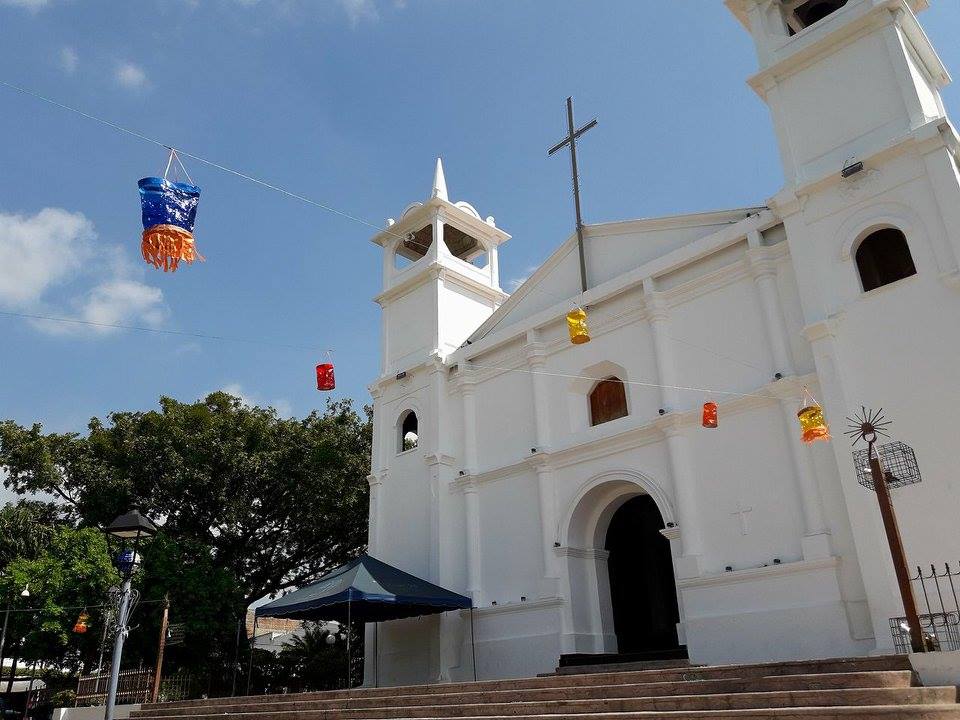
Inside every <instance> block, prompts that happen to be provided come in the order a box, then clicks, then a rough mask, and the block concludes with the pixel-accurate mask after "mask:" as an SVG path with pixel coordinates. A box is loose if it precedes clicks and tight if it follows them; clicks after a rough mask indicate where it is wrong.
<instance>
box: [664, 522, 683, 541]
mask: <svg viewBox="0 0 960 720" xmlns="http://www.w3.org/2000/svg"><path fill="white" fill-rule="evenodd" d="M660 534H661V535H663V536H664V537H665V538H666V539H667V540H679V539H680V526H679V525H674V526H673V527H666V528H663V529H662V530H660Z"/></svg>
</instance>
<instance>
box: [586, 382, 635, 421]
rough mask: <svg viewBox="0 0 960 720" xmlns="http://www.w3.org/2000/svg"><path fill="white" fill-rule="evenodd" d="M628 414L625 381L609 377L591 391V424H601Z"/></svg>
mask: <svg viewBox="0 0 960 720" xmlns="http://www.w3.org/2000/svg"><path fill="white" fill-rule="evenodd" d="M626 416H627V393H626V392H625V391H624V387H623V381H622V380H621V379H620V378H618V377H616V376H613V377H608V378H605V379H603V380H601V381H600V382H598V383H597V384H596V385H594V387H593V390H591V391H590V424H591V425H599V424H601V423H605V422H610V421H611V420H616V419H617V418H622V417H626Z"/></svg>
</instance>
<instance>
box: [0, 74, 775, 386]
mask: <svg viewBox="0 0 960 720" xmlns="http://www.w3.org/2000/svg"><path fill="white" fill-rule="evenodd" d="M0 85H3V86H4V87H7V88H10V89H11V90H15V91H17V92H19V93H22V94H24V95H29V96H30V97H33V98H36V99H37V100H41V101H43V102H45V103H48V104H50V105H53V106H55V107H58V108H60V109H62V110H66V111H68V112H72V113H74V114H76V115H79V116H81V117H84V118H86V119H88V120H92V121H93V122H96V123H100V124H101V125H104V126H106V127H109V128H111V129H113V130H116V131H118V132H121V133H124V134H126V135H130V136H131V137H134V138H137V139H139V140H143V141H144V142H148V143H151V144H153V145H158V146H160V147H163V148H166V149H167V150H169V152H170V155H169V158H168V160H167V167H166V170H165V171H164V177H166V175H167V173H168V172H169V170H170V167H171V163H172V161H173V160H176V161H177V164H178V165H179V166H180V168H181V169H182V170H183V172H184V174H185V175H186V176H187V178H188V179H189V180H190V182H191V183H192V182H193V180H192V179H191V178H190V174H189V173H188V172H187V169H186V168H185V167H184V165H183V163H182V162H181V160H180V155H183V156H184V157H188V158H190V159H192V160H196V161H197V162H200V163H203V164H205V165H208V166H210V167H213V168H216V169H217V170H220V171H222V172H225V173H229V174H231V175H235V176H236V177H239V178H241V179H244V180H247V181H249V182H252V183H255V184H257V185H260V186H262V187H265V188H267V189H269V190H273V191H275V192H278V193H281V194H282V195H286V196H288V197H291V198H293V199H295V200H300V201H301V202H304V203H307V204H308V205H312V206H314V207H317V208H320V209H321V210H325V211H327V212H330V213H333V214H335V215H339V216H341V217H343V218H346V219H348V220H352V221H354V222H357V223H360V224H362V225H366V226H367V227H371V228H373V229H375V230H377V231H378V232H382V233H385V234H387V235H391V236H393V237H396V238H399V239H401V240H403V241H404V242H406V243H409V244H411V245H414V246H416V247H420V248H422V249H423V250H424V251H426V250H428V249H429V246H424V245H423V244H422V243H418V242H416V241H415V239H414V237H413V233H407V234H406V235H401V234H400V233H396V232H393V231H391V230H389V229H385V228H382V227H380V226H379V225H376V224H374V223H371V222H369V221H367V220H364V219H363V218H359V217H357V216H355V215H351V214H350V213H347V212H344V211H342V210H338V209H337V208H334V207H331V206H329V205H326V204H324V203H321V202H318V201H316V200H313V199H311V198H308V197H306V196H304V195H301V194H299V193H296V192H293V191H291V190H287V189H286V188H284V187H281V186H279V185H275V184H273V183H270V182H267V181H266V180H263V179H261V178H258V177H255V176H253V175H250V174H248V173H245V172H242V171H240V170H236V169H234V168H231V167H228V166H226V165H222V164H220V163H218V162H215V161H213V160H209V159H208V158H205V157H203V156H201V155H196V154H194V153H190V152H187V151H186V150H182V149H179V150H178V149H176V148H174V147H173V146H172V145H168V144H166V143H164V142H162V141H160V140H157V139H156V138H153V137H150V136H148V135H144V134H143V133H141V132H138V131H136V130H132V129H130V128H128V127H124V126H123V125H120V124H118V123H115V122H112V121H110V120H106V119H104V118H101V117H98V116H96V115H92V114H90V113H88V112H85V111H83V110H80V109H79V108H75V107H73V106H71V105H67V104H65V103H62V102H60V101H58V100H54V99H53V98H51V97H48V96H46V95H43V94H41V93H39V92H37V91H35V90H31V89H30V88H25V87H23V86H20V85H16V84H14V83H11V82H8V81H7V80H3V79H0ZM575 247H576V246H575V245H573V244H571V246H570V247H569V248H567V250H566V251H564V253H563V254H562V255H561V257H560V258H559V260H562V259H563V258H565V257H566V256H567V255H568V254H569V253H570V252H572V251H573V249H574V248H575ZM546 277H547V275H546V274H545V275H543V276H541V277H540V278H539V279H538V280H537V281H536V282H535V283H534V284H533V285H532V286H531V287H530V289H529V290H528V291H527V292H533V291H535V290H537V285H538V284H539V283H540V282H541V281H542V280H543V279H544V278H546ZM581 300H582V293H581ZM0 314H2V315H6V316H9V317H21V318H27V319H33V320H46V321H50V322H60V323H71V324H79V325H89V326H94V327H105V328H116V329H121V330H134V331H137V332H151V333H156V334H165V335H181V336H186V337H195V338H201V339H207V340H222V341H227V342H240V343H251V344H259V345H272V346H275V347H286V348H290V349H297V350H311V351H312V350H316V349H317V348H315V347H309V346H303V345H290V344H285V343H273V342H269V341H262V340H253V339H244V338H229V337H224V336H218V335H208V334H204V333H196V332H189V331H180V330H163V329H158V328H146V327H138V326H133V325H122V324H115V323H99V322H93V321H89V320H78V319H74V318H60V317H52V316H45V315H34V314H28V313H14V312H4V311H0ZM505 317H506V314H504V315H503V316H502V317H501V318H500V319H498V320H497V322H495V323H494V324H493V325H492V326H491V327H490V328H489V329H488V330H487V331H486V332H485V333H484V334H483V336H482V337H486V336H487V335H489V334H490V333H491V332H493V330H494V329H495V328H496V327H497V326H498V325H499V324H500V323H501V322H502V321H503V319H504V318H505ZM668 337H669V338H670V339H671V340H673V341H675V342H679V343H683V344H685V345H690V346H691V347H694V348H697V349H699V350H703V351H705V352H709V353H712V354H714V355H716V356H717V357H721V358H724V359H726V360H730V361H732V362H736V363H739V364H741V365H744V366H746V367H751V368H753V369H756V370H761V371H762V369H761V368H758V367H757V366H756V365H751V364H750V363H746V362H743V361H741V360H737V359H736V358H732V357H729V356H726V355H723V354H722V353H719V352H717V351H715V350H711V349H710V348H705V347H702V346H699V345H696V344H694V343H691V342H688V341H686V340H681V339H679V338H675V337H670V336H668ZM480 339H482V338H480ZM657 387H666V386H657ZM675 389H690V388H675ZM733 394H738V393H733Z"/></svg>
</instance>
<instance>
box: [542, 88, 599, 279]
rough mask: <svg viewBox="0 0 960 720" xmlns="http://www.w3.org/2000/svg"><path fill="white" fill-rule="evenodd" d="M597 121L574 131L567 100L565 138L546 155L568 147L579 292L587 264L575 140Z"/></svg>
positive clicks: (571, 107) (571, 110)
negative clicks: (577, 251)
mask: <svg viewBox="0 0 960 720" xmlns="http://www.w3.org/2000/svg"><path fill="white" fill-rule="evenodd" d="M596 124H597V119H596V118H594V119H593V120H591V121H590V122H588V123H587V124H586V125H584V126H583V127H581V128H580V129H579V130H577V129H575V128H576V125H574V122H573V98H572V97H568V98H567V128H568V129H567V136H566V137H565V138H564V139H563V140H561V141H560V142H558V143H557V144H556V145H554V146H553V147H552V148H550V149H549V150H548V151H547V155H553V154H554V153H555V152H557V151H558V150H562V149H563V148H564V147H566V146H567V145H569V146H570V167H571V171H572V173H573V205H574V207H575V209H576V211H577V250H579V252H580V290H581V291H582V292H586V291H587V264H586V260H585V259H584V255H583V218H582V217H581V215H580V176H579V175H578V173H577V138H578V137H580V136H581V135H583V134H584V133H585V132H587V130H590V129H592V128H594V127H596Z"/></svg>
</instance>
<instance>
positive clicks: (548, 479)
mask: <svg viewBox="0 0 960 720" xmlns="http://www.w3.org/2000/svg"><path fill="white" fill-rule="evenodd" d="M530 463H531V464H532V465H533V466H534V470H535V471H536V473H537V498H538V500H539V505H540V550H541V556H542V570H543V573H542V582H541V583H540V587H539V595H540V597H556V595H557V591H558V590H559V580H558V575H559V572H558V570H557V567H556V562H557V557H556V554H555V553H554V543H555V542H556V540H557V504H556V503H557V501H556V478H555V476H554V472H553V468H552V467H551V466H550V462H549V460H548V458H546V457H545V456H543V455H540V454H538V455H535V456H534V457H533V458H531V460H530Z"/></svg>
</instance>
